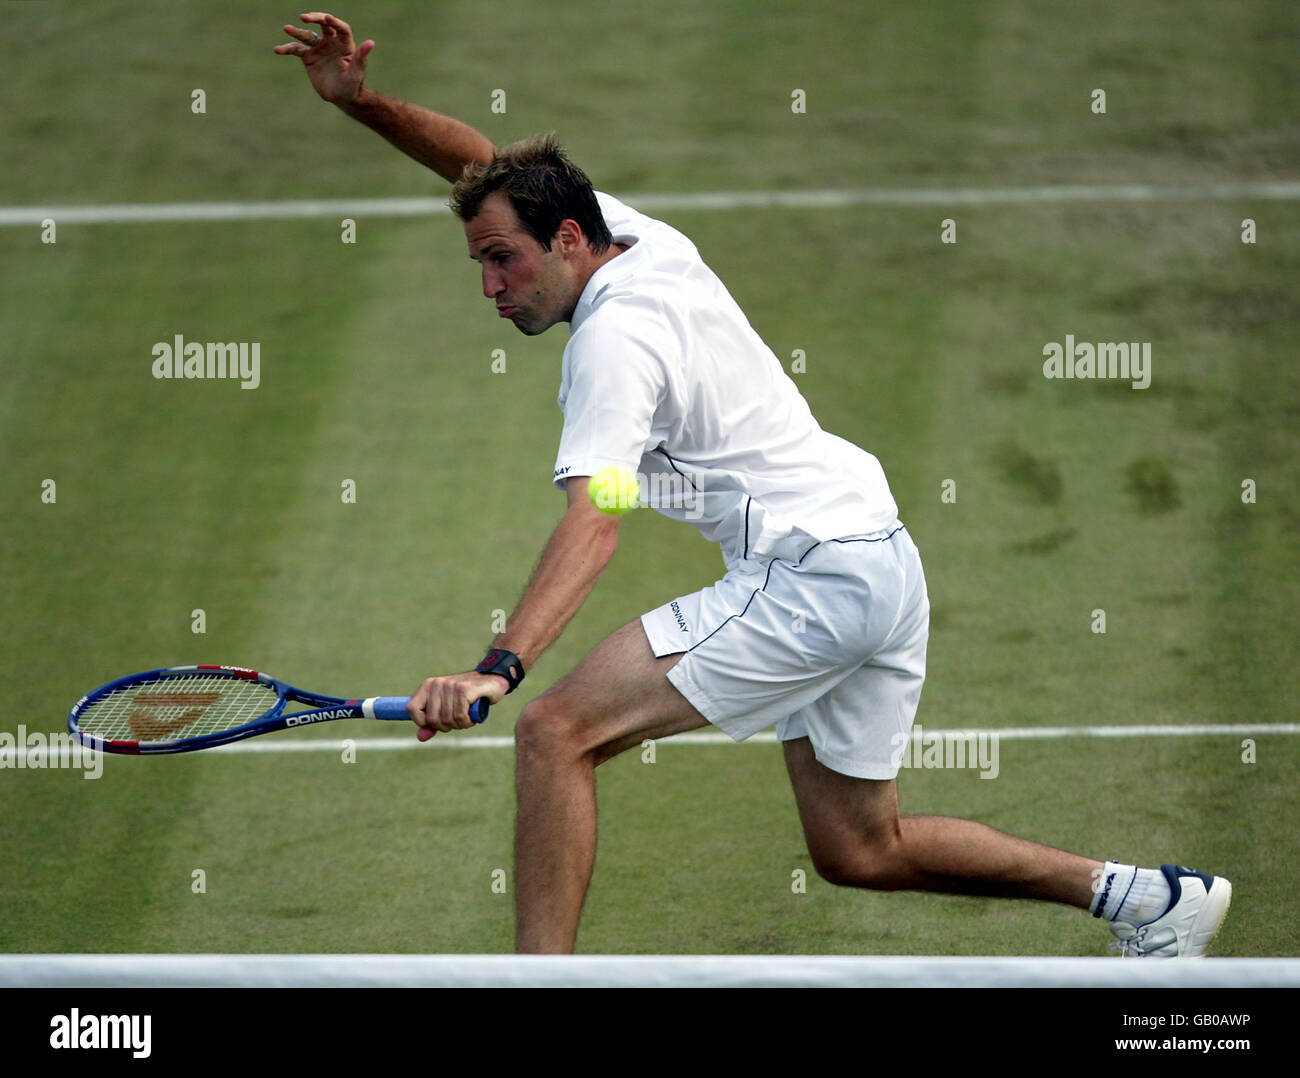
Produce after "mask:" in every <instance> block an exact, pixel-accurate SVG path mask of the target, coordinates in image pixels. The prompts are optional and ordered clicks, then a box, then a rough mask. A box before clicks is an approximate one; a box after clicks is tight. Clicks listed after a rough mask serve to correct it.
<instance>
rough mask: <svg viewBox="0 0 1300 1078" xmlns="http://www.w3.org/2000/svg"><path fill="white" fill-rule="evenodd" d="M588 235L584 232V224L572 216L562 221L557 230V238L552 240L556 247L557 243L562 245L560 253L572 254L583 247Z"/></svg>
mask: <svg viewBox="0 0 1300 1078" xmlns="http://www.w3.org/2000/svg"><path fill="white" fill-rule="evenodd" d="M585 239H586V237H584V236H583V234H582V226H581V225H579V224H578V222H577V221H574V220H573V219H572V218H568V217H566V218H565V219H564V220H563V221H561V222H560V227H559V228H557V229H556V230H555V239H554V240H553V241H552V242H551V246H552V247H554V246H555V245H556V244H557V243H558V244H559V246H560V254H564V255H567V254H572V253H573V252H574V251H576V250H578V249H579V248H581V247H582V245H583V243H584V241H585Z"/></svg>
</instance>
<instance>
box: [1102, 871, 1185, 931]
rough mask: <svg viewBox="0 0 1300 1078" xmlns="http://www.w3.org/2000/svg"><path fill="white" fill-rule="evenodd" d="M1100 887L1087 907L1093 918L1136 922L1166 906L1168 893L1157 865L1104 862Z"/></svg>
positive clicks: (1148, 918) (1149, 916)
mask: <svg viewBox="0 0 1300 1078" xmlns="http://www.w3.org/2000/svg"><path fill="white" fill-rule="evenodd" d="M1100 883H1101V886H1100V889H1099V890H1098V892H1097V894H1096V895H1094V896H1093V900H1092V904H1091V905H1090V906H1089V907H1088V908H1089V910H1090V911H1091V913H1092V915H1093V916H1094V917H1101V918H1104V919H1105V920H1107V921H1123V922H1124V923H1125V924H1130V925H1140V924H1143V923H1144V922H1146V921H1150V920H1152V919H1153V918H1156V917H1159V916H1160V915H1161V914H1162V913H1164V912H1165V909H1166V908H1167V907H1168V906H1169V899H1170V898H1171V897H1172V894H1173V893H1172V892H1171V891H1170V889H1169V881H1168V880H1166V879H1165V874H1164V873H1163V872H1161V871H1160V870H1159V869H1158V868H1138V867H1137V866H1135V865H1121V864H1120V863H1119V862H1118V861H1107V862H1106V868H1105V871H1104V872H1103V873H1102V876H1101V881H1100Z"/></svg>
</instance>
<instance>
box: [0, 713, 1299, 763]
mask: <svg viewBox="0 0 1300 1078" xmlns="http://www.w3.org/2000/svg"><path fill="white" fill-rule="evenodd" d="M35 732H36V731H32V733H35ZM41 733H42V734H43V735H44V736H46V737H48V736H49V732H48V731H41ZM1252 734H1253V735H1259V734H1283V735H1294V734H1300V723H1296V722H1272V723H1269V722H1256V723H1240V724H1237V723H1200V724H1189V725H1186V726H1173V725H1165V726H1038V727H1034V726H1024V727H1003V728H993V729H964V730H935V729H931V728H929V727H923V728H922V729H921V730H920V731H919V732H918V731H917V730H913V731H912V740H913V741H914V742H916V741H921V740H922V739H923V738H926V737H942V738H943V739H944V740H945V741H956V740H959V739H960V740H965V739H970V738H979V737H984V738H989V737H996V738H997V739H998V740H999V741H1041V740H1064V739H1070V738H1131V737H1223V736H1227V737H1243V736H1247V735H1252ZM28 736H31V733H29V735H28ZM658 743H659V744H661V745H734V744H736V742H734V741H732V740H731V738H729V737H728V736H727V735H726V734H724V733H721V732H718V731H712V730H708V731H695V732H692V733H687V734H677V735H676V736H675V737H669V738H662V739H660V741H659V742H658ZM776 743H777V737H776V733H775V732H774V731H771V730H768V731H765V732H763V733H760V734H755V735H754V736H753V737H751V738H749V739H747V740H746V741H744V742H741V744H745V745H775V744H776ZM514 744H515V740H514V738H513V737H509V736H503V735H496V734H463V735H455V734H440V735H439V736H438V737H435V738H434V739H433V740H432V741H427V742H420V741H417V740H416V739H415V738H414V736H395V737H353V738H303V737H298V736H289V737H285V738H278V737H270V738H265V737H263V738H250V739H248V740H247V741H236V742H235V743H234V744H233V745H222V746H221V747H220V748H215V749H208V750H207V754H208V755H211V754H212V753H221V754H230V755H237V754H241V753H285V752H330V753H340V752H342V751H343V750H344V749H345V748H348V747H349V745H351V747H352V748H355V749H356V750H357V751H358V752H361V751H366V752H369V751H380V752H393V751H397V750H403V749H405V750H420V749H510V748H514ZM31 751H32V750H31V748H30V747H29V746H23V747H22V749H21V755H22V757H23V760H22V762H21V763H19V762H18V760H17V756H18V755H19V750H18V747H17V746H15V747H14V748H12V749H10V748H6V749H5V750H4V751H3V753H0V756H3V757H4V760H3V766H4V767H13V768H25V767H27V766H28V764H27V760H28V759H29V758H30V753H31ZM37 751H38V752H39V753H41V754H42V755H44V756H45V757H46V758H48V755H49V752H50V751H51V750H49V749H41V750H37ZM53 751H58V750H53ZM106 755H113V754H111V753H109V754H106ZM38 766H40V765H39V764H38Z"/></svg>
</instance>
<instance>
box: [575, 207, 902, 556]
mask: <svg viewBox="0 0 1300 1078" xmlns="http://www.w3.org/2000/svg"><path fill="white" fill-rule="evenodd" d="M596 198H597V201H598V202H599V204H600V209H601V212H602V213H603V214H604V216H605V221H606V223H607V224H608V225H609V229H610V232H611V233H612V234H613V236H614V242H615V243H626V244H631V245H632V246H631V247H629V249H628V250H626V251H624V252H623V253H622V254H620V255H618V256H617V257H615V258H613V259H611V260H610V261H609V262H607V263H605V265H603V266H601V267H600V269H598V270H597V271H596V272H595V273H594V274H592V276H591V280H590V281H588V282H587V286H586V288H585V289H584V290H583V293H582V296H581V297H580V298H579V300H578V305H577V307H576V309H575V310H574V312H573V319H572V321H571V323H570V327H569V330H570V338H569V343H568V345H567V346H566V347H565V349H564V362H563V370H562V374H561V379H560V395H559V403H560V409H561V411H562V412H563V413H564V431H563V433H562V434H561V436H560V448H559V454H558V456H557V458H556V462H555V483H556V485H557V486H559V487H563V486H564V484H565V482H566V481H567V479H568V477H569V476H571V475H594V474H595V473H596V472H598V471H600V469H602V468H606V467H610V466H611V465H613V466H617V467H620V468H626V469H627V470H628V471H631V472H636V473H638V474H639V475H640V476H641V498H642V501H643V502H648V503H649V504H650V505H651V506H652V507H653V508H655V509H657V510H658V511H659V512H661V513H663V514H664V515H666V516H669V517H672V518H673V519H676V520H685V521H689V522H690V523H693V524H695V525H696V526H697V527H698V528H699V529H700V531H701V532H702V533H703V534H704V536H705V538H707V539H709V540H710V541H712V542H716V543H720V544H721V546H722V553H723V558H724V559H725V561H726V563H727V564H728V565H729V566H730V565H732V564H734V563H735V562H736V561H737V560H739V559H741V558H753V557H763V556H764V555H766V554H768V553H770V552H771V551H772V549H773V547H774V546H775V545H776V544H777V543H779V542H780V541H781V540H782V539H784V538H786V537H787V536H789V535H791V534H793V533H794V532H795V531H796V530H801V531H804V532H807V533H808V534H809V535H812V536H814V537H815V538H817V539H821V540H829V539H837V538H841V537H843V536H849V535H861V534H864V533H867V532H875V531H878V530H880V529H882V528H885V527H887V526H888V525H890V524H891V523H892V522H893V521H894V520H896V519H897V516H898V507H897V506H896V505H895V504H894V499H893V496H892V495H891V494H890V491H889V484H888V483H887V482H886V480H885V473H884V470H883V469H882V468H881V466H880V462H879V461H878V460H876V458H875V457H874V456H872V455H871V454H870V453H868V452H866V451H865V450H862V449H860V448H858V447H857V446H856V445H853V444H852V443H850V442H847V441H845V440H844V439H842V438H838V437H836V436H835V435H833V434H828V433H827V432H826V431H824V430H822V428H821V427H820V426H818V424H817V421H816V420H815V419H814V418H813V416H812V412H811V411H810V410H809V408H808V404H807V402H806V401H805V400H804V399H803V396H802V395H801V394H800V392H799V390H798V389H797V388H796V386H795V384H794V382H793V381H792V380H791V379H790V377H789V376H788V375H787V374H786V373H785V371H784V369H782V367H781V363H780V361H779V360H778V359H777V358H776V356H775V355H774V354H773V353H772V350H771V349H770V348H768V347H767V345H765V344H764V343H763V342H762V340H760V339H759V336H758V334H757V333H755V332H754V330H753V328H752V327H751V326H750V324H749V321H748V319H746V318H745V315H744V313H743V312H742V311H741V309H740V307H739V306H737V304H736V301H735V300H734V299H732V298H731V295H730V293H728V291H727V290H726V288H725V287H724V286H723V284H722V282H721V281H720V280H719V279H718V277H717V276H716V275H715V274H714V273H713V271H712V270H710V269H709V267H708V266H706V265H705V264H704V262H703V260H702V259H701V258H700V253H699V251H697V250H696V248H695V245H694V244H693V243H691V241H690V240H688V239H687V238H686V237H685V236H683V235H682V234H681V233H680V232H678V231H677V230H676V229H674V228H671V227H670V226H668V225H666V224H664V223H663V222H662V221H656V220H654V219H653V218H650V217H646V216H645V215H644V214H640V213H637V212H636V211H635V210H633V209H631V208H630V207H628V206H625V205H624V204H623V203H621V202H619V201H618V200H617V199H614V198H611V197H610V196H609V195H606V194H603V193H601V192H597V194H596Z"/></svg>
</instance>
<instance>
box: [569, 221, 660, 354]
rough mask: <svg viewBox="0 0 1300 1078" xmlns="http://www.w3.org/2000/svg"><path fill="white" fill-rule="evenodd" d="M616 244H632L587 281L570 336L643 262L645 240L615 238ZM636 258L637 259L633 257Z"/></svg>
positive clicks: (575, 311)
mask: <svg viewBox="0 0 1300 1078" xmlns="http://www.w3.org/2000/svg"><path fill="white" fill-rule="evenodd" d="M614 242H615V243H631V244H632V246H630V247H629V248H628V249H627V250H626V251H624V252H623V253H622V254H620V255H616V256H615V257H613V258H611V259H610V260H609V261H608V262H606V263H605V264H604V265H603V266H601V267H600V268H599V269H598V270H596V272H595V273H593V274H592V275H591V276H590V277H589V278H588V279H587V286H586V287H585V288H584V289H583V290H582V295H580V296H579V297H578V302H577V305H576V306H575V307H574V308H573V317H572V318H570V319H569V336H573V334H575V333H577V332H578V329H579V328H580V327H581V326H582V323H583V322H585V321H586V320H587V319H588V318H589V317H590V316H591V313H592V312H593V311H594V310H595V309H596V305H597V304H598V303H599V302H600V297H601V295H602V293H604V292H605V291H606V290H608V289H609V288H610V286H611V285H613V284H615V283H616V282H618V281H619V280H621V279H622V278H624V277H627V276H628V275H630V274H631V272H632V270H633V268H634V264H635V263H637V262H639V261H640V260H641V257H642V254H643V249H644V247H645V240H643V239H638V238H637V237H636V236H623V235H620V236H615V237H614ZM633 256H635V257H633Z"/></svg>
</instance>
